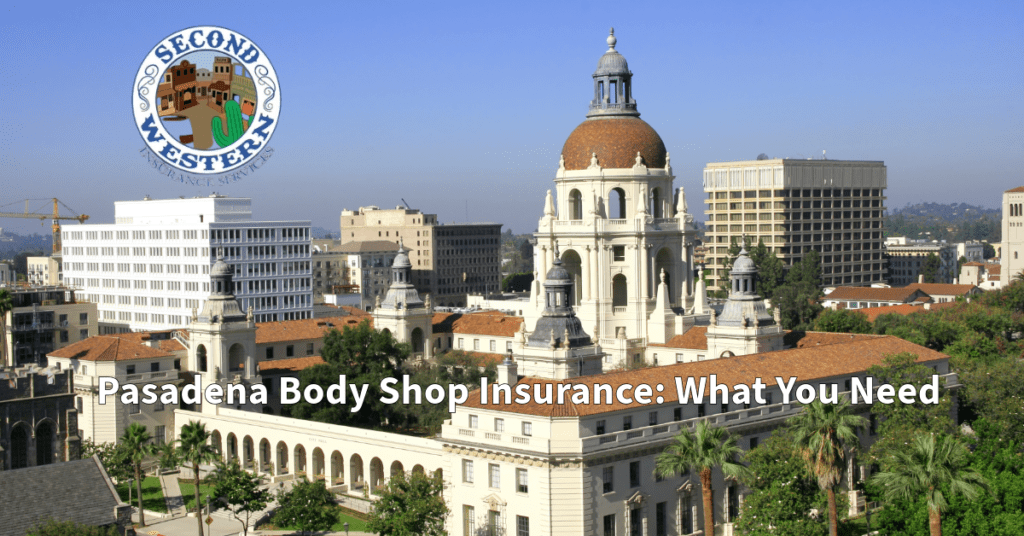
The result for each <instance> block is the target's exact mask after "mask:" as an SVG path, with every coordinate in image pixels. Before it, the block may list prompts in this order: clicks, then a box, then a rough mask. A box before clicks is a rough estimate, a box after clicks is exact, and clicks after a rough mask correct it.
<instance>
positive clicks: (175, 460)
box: [156, 441, 181, 469]
mask: <svg viewBox="0 0 1024 536" xmlns="http://www.w3.org/2000/svg"><path fill="white" fill-rule="evenodd" d="M156 454H157V456H158V457H159V460H160V469H174V468H175V467H177V466H178V464H180V463H181V459H180V453H179V452H178V449H177V448H176V447H175V446H174V442H173V441H172V442H170V443H164V444H163V445H160V446H159V447H157V448H156Z"/></svg>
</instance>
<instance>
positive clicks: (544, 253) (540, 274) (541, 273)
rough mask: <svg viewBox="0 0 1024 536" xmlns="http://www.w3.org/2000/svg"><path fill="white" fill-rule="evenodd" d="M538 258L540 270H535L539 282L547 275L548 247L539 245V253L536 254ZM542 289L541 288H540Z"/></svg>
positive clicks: (542, 281)
mask: <svg viewBox="0 0 1024 536" xmlns="http://www.w3.org/2000/svg"><path fill="white" fill-rule="evenodd" d="M537 258H538V259H539V260H540V270H538V271H537V278H538V279H540V282H541V283H544V278H545V277H547V275H548V266H547V265H548V247H547V246H540V255H537ZM541 290H543V289H541Z"/></svg>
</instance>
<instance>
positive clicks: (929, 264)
mask: <svg viewBox="0 0 1024 536" xmlns="http://www.w3.org/2000/svg"><path fill="white" fill-rule="evenodd" d="M940 268H942V261H940V260H939V257H938V255H936V254H934V253H929V254H928V256H927V257H925V258H924V262H922V263H921V275H922V276H923V278H924V282H925V283H943V282H944V281H939V269H940Z"/></svg>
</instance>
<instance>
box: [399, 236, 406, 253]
mask: <svg viewBox="0 0 1024 536" xmlns="http://www.w3.org/2000/svg"><path fill="white" fill-rule="evenodd" d="M403 249H405V241H404V240H402V237H398V251H402V250H403Z"/></svg>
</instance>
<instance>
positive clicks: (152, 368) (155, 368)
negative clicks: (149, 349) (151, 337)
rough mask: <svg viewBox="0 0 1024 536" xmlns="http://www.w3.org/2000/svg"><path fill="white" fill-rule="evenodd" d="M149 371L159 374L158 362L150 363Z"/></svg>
mask: <svg viewBox="0 0 1024 536" xmlns="http://www.w3.org/2000/svg"><path fill="white" fill-rule="evenodd" d="M149 371H150V372H160V362H159V361H154V362H153V363H150V364H149Z"/></svg>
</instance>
